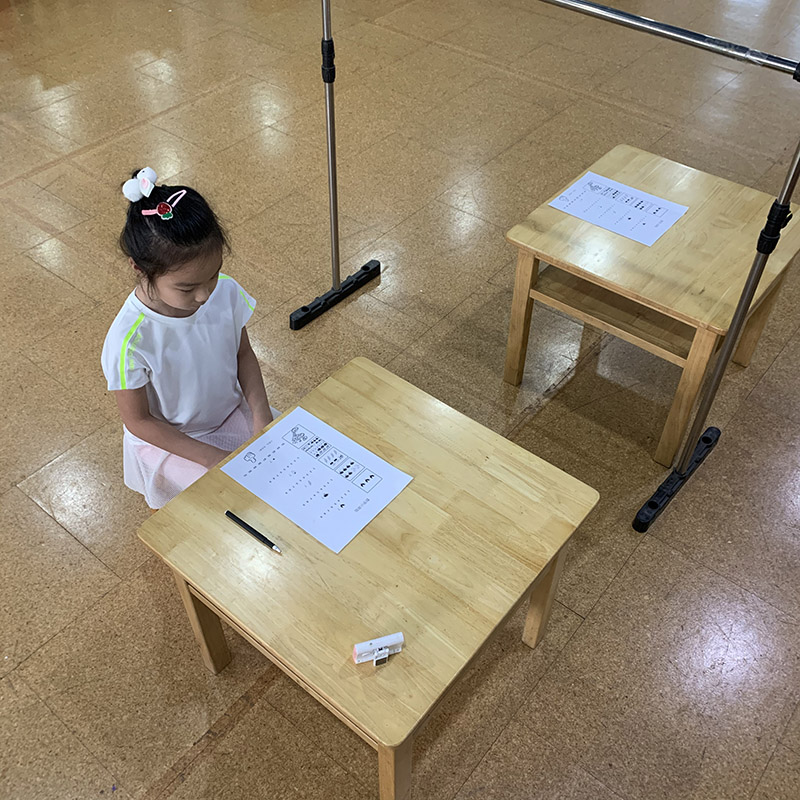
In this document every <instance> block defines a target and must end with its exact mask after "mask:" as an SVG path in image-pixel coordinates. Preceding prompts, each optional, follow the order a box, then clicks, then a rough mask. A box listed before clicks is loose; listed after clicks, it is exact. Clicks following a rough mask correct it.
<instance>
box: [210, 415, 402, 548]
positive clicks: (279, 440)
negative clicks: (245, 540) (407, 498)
mask: <svg viewBox="0 0 800 800" xmlns="http://www.w3.org/2000/svg"><path fill="white" fill-rule="evenodd" d="M222 471H223V472H224V473H225V474H226V475H230V477H231V478H233V479H234V480H235V481H236V482H237V483H240V484H241V485H242V486H244V488H245V489H248V490H249V491H251V492H252V493H253V494H254V495H255V496H256V497H258V498H260V499H261V500H263V501H264V502H265V503H267V504H269V505H270V506H272V507H273V508H274V509H275V510H276V511H279V512H280V513H281V514H283V515H284V516H285V517H288V518H289V519H290V520H291V521H292V522H294V523H295V524H296V525H298V526H299V527H301V528H302V529H303V530H304V531H306V532H307V533H310V534H311V535H312V536H313V537H314V538H315V539H317V540H318V541H320V542H322V544H324V545H325V546H326V547H329V548H330V549H331V550H333V552H334V553H339V552H341V550H342V548H344V546H345V545H346V544H347V543H348V542H350V541H351V540H352V539H353V538H354V537H355V535H356V534H357V533H358V532H359V531H360V530H361V529H362V528H363V527H364V526H365V525H366V524H367V523H368V522H370V521H371V520H372V519H374V518H375V517H376V516H377V515H378V514H379V513H380V512H381V511H382V510H383V509H384V508H386V506H387V505H389V503H391V501H392V500H394V498H395V497H397V495H398V494H400V492H402V491H403V489H404V488H405V487H406V486H408V484H409V483H410V481H411V476H410V475H406V474H405V473H404V472H401V471H400V470H399V469H397V468H395V467H393V466H392V465H391V464H388V463H387V462H386V461H384V460H383V459H382V458H379V457H378V456H376V455H375V454H374V453H371V452H370V451H369V450H367V449H366V448H364V447H362V446H361V445H360V444H356V442H354V441H353V440H352V439H349V438H348V437H347V436H345V435H344V434H341V433H339V431H337V430H336V429H335V428H332V427H331V426H330V425H327V424H325V423H324V422H322V420H320V419H317V418H316V417H315V416H314V415H313V414H309V413H308V411H306V410H305V409H303V408H296V409H295V410H294V411H292V412H291V413H290V414H287V416H286V417H285V418H284V419H282V420H280V422H277V423H276V424H275V425H273V426H272V427H271V428H270V429H269V430H268V431H266V433H264V434H263V435H261V436H259V438H258V439H256V440H255V441H254V442H253V443H252V444H251V445H250V447H248V448H247V450H243V451H242V452H241V453H239V454H238V455H237V456H236V457H235V458H232V459H231V460H230V461H229V462H228V463H227V464H226V465H225V466H224V467H222ZM277 544H278V545H280V544H281V543H280V542H277Z"/></svg>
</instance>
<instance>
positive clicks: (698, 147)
mask: <svg viewBox="0 0 800 800" xmlns="http://www.w3.org/2000/svg"><path fill="white" fill-rule="evenodd" d="M653 149H654V150H655V151H656V152H658V154H659V155H660V156H663V157H664V158H669V159H672V160H673V161H677V162H679V163H681V164H687V165H688V166H690V167H694V168H695V169H699V170H702V171H703V172H709V173H711V174H712V175H718V176H719V177H721V178H727V179H728V180H730V181H734V182H735V183H741V184H744V185H745V186H753V185H754V184H755V183H756V182H757V181H758V179H759V178H761V176H762V175H763V174H764V173H765V172H766V171H767V170H768V169H770V167H771V166H772V163H773V162H772V159H770V158H769V157H768V156H766V155H763V154H762V153H758V152H756V151H754V150H749V149H747V148H745V147H735V146H732V145H725V146H720V142H719V140H717V139H713V138H711V137H710V136H708V135H707V134H705V133H703V132H701V131H698V130H696V129H693V128H674V129H673V130H671V131H670V132H669V133H668V134H666V135H665V136H663V137H662V138H661V139H659V140H658V141H657V142H656V143H655V144H654V145H653Z"/></svg>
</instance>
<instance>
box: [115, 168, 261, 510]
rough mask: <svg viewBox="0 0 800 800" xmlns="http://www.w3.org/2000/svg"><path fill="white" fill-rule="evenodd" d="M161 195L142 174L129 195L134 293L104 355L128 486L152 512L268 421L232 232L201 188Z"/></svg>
mask: <svg viewBox="0 0 800 800" xmlns="http://www.w3.org/2000/svg"><path fill="white" fill-rule="evenodd" d="M155 184H156V174H155V172H154V171H153V170H152V169H150V168H149V167H146V168H145V169H142V170H139V171H137V172H135V173H134V174H133V177H132V178H131V179H130V180H129V181H126V182H125V183H124V184H123V187H122V191H123V194H124V195H125V197H127V198H128V200H129V201H130V206H129V207H128V216H127V221H126V223H125V228H124V230H123V231H122V235H121V236H120V246H121V247H122V250H123V252H124V253H125V255H126V256H128V260H129V262H130V265H131V266H132V267H133V269H134V270H135V272H136V276H137V278H138V285H137V287H136V289H135V290H134V291H133V292H131V294H130V296H129V297H128V298H127V300H126V301H125V303H124V305H123V306H122V309H121V310H120V312H119V314H117V316H116V319H115V320H114V322H113V323H112V325H111V328H110V329H109V331H108V334H107V336H106V340H105V343H104V345H103V355H102V363H103V372H104V373H105V376H106V380H107V381H108V388H109V389H110V390H111V391H113V392H115V394H116V400H117V406H118V408H119V413H120V416H121V417H122V422H123V423H124V427H123V431H124V433H123V449H124V464H123V466H124V474H125V484H126V485H127V486H128V487H129V488H131V489H133V490H134V491H137V492H140V493H141V494H143V495H144V497H145V500H146V501H147V504H148V505H149V506H150V507H151V508H153V509H155V508H161V506H163V505H164V504H165V503H167V502H168V501H169V500H171V499H172V498H173V497H174V496H175V495H176V494H178V493H179V492H181V491H182V490H183V489H185V488H186V487H187V486H188V485H189V484H191V483H193V482H194V481H195V480H197V479H198V478H199V477H200V476H201V475H203V474H204V473H205V472H206V471H207V470H208V469H210V468H211V467H213V466H214V465H215V464H216V463H217V462H219V461H220V460H221V459H222V458H224V457H225V456H226V455H228V453H229V452H231V451H232V450H235V449H236V448H238V447H239V446H240V445H241V444H243V443H244V442H245V441H246V440H247V439H249V438H250V437H251V436H252V435H253V433H254V432H258V431H260V430H261V429H262V428H264V427H265V426H266V425H267V424H268V423H269V422H270V421H271V420H272V409H271V408H270V405H269V403H268V401H267V392H266V390H265V388H264V381H263V378H262V377H261V369H260V367H259V364H258V360H257V359H256V356H255V353H254V352H253V348H252V347H251V346H250V340H249V339H248V336H247V329H246V328H245V325H246V323H247V321H248V320H249V319H250V316H251V315H252V313H253V309H254V307H255V304H256V301H255V300H254V299H253V298H252V297H251V296H250V295H249V294H247V292H245V291H244V289H242V287H241V286H239V284H238V283H237V282H236V281H235V280H233V278H230V277H229V276H227V275H223V274H222V273H221V272H220V269H221V267H222V257H223V254H224V253H225V252H226V251H227V250H228V242H227V239H226V236H225V232H224V231H223V229H222V227H221V226H220V223H219V221H218V220H217V217H216V215H215V214H214V212H213V211H212V210H211V208H210V207H209V205H208V203H207V202H206V201H205V200H204V199H203V197H202V196H201V195H200V194H198V193H197V192H196V191H195V190H194V189H190V188H189V187H187V186H163V185H162V186H156V185H155Z"/></svg>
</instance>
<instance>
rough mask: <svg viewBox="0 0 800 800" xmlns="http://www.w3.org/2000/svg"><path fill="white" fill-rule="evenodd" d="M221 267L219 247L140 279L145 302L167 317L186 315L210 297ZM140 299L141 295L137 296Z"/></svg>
mask: <svg viewBox="0 0 800 800" xmlns="http://www.w3.org/2000/svg"><path fill="white" fill-rule="evenodd" d="M221 268H222V249H221V248H214V249H212V250H211V251H210V252H208V253H205V254H203V255H200V256H197V257H196V258H193V259H192V260H191V261H187V262H186V263H185V264H181V266H180V267H178V268H177V269H174V270H171V271H170V272H167V273H165V274H164V275H160V276H159V277H157V278H154V279H153V281H152V282H148V281H147V279H144V280H143V281H142V288H144V290H145V294H146V295H147V299H148V300H149V303H148V305H151V306H152V308H153V310H154V311H158V312H159V313H162V314H166V315H167V316H171V317H189V316H191V315H192V314H194V312H195V311H197V309H198V308H200V306H202V305H203V303H205V302H206V300H208V298H209V297H211V293H212V292H213V291H214V289H215V288H216V285H217V281H218V280H219V271H220V269H221ZM140 299H143V298H140Z"/></svg>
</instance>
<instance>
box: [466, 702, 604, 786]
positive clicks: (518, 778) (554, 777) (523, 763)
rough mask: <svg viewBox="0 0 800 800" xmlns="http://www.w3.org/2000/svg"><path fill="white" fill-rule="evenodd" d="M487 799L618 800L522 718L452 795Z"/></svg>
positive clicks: (501, 737)
mask: <svg viewBox="0 0 800 800" xmlns="http://www.w3.org/2000/svg"><path fill="white" fill-rule="evenodd" d="M478 797H480V798H485V800H500V798H502V800H528V798H531V797H558V798H559V800H561V798H564V800H567V798H569V800H619V799H620V795H618V794H616V793H615V792H612V791H611V789H609V788H608V787H607V786H604V785H603V784H602V783H600V781H598V780H596V779H595V778H593V777H592V776H591V775H590V774H589V773H588V772H586V770H583V769H581V768H580V767H579V766H578V765H577V764H576V763H575V762H574V761H573V760H571V759H570V758H568V757H566V756H564V755H563V754H562V753H560V752H559V751H558V750H556V749H555V748H554V747H552V746H551V745H550V744H549V742H547V741H545V740H544V739H542V738H541V737H540V736H539V735H538V734H537V733H536V729H535V728H534V727H533V726H532V725H529V724H527V720H526V719H525V717H516V718H515V719H514V720H513V721H512V722H511V724H510V725H509V726H508V727H507V728H506V729H505V730H504V731H503V732H502V733H501V734H500V736H499V737H498V739H497V741H496V742H495V743H494V744H493V745H492V748H491V750H489V752H488V753H487V754H486V756H485V757H484V758H483V760H482V761H481V762H480V764H478V766H477V767H476V768H475V771H474V772H473V773H472V774H471V775H470V776H469V779H468V780H467V781H466V783H465V784H464V785H463V786H462V787H461V790H460V791H459V792H458V793H457V794H456V795H455V800H467V798H470V800H471V799H472V798H478Z"/></svg>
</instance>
